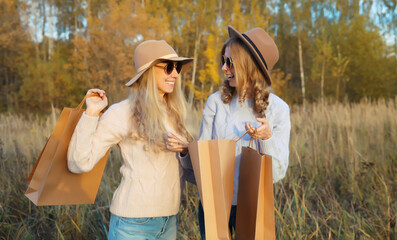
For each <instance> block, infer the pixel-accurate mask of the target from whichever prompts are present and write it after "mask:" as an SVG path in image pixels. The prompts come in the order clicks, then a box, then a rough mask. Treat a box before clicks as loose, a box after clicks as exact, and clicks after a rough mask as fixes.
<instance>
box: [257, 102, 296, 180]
mask: <svg viewBox="0 0 397 240" xmlns="http://www.w3.org/2000/svg"><path fill="white" fill-rule="evenodd" d="M275 117H276V119H275V122H274V126H273V129H272V132H273V135H272V136H271V137H270V138H269V139H266V140H260V143H261V149H262V152H263V153H264V154H267V155H271V156H272V162H273V182H274V183H276V182H278V181H280V180H281V179H283V178H284V177H285V174H286V172H287V169H288V164H289V139H290V132H291V121H290V113H289V108H288V106H287V108H285V109H283V110H282V111H280V112H278V113H277V115H276V116H275Z"/></svg>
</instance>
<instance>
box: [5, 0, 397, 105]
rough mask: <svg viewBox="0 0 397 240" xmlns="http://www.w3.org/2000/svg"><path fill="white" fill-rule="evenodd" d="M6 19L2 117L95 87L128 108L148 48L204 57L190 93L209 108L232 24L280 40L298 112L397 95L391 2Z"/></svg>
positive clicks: (22, 6) (60, 7) (282, 87)
mask: <svg viewBox="0 0 397 240" xmlns="http://www.w3.org/2000/svg"><path fill="white" fill-rule="evenodd" d="M0 12H1V14H0V56H1V57H0V100H1V101H0V112H7V111H12V112H19V111H35V112H46V111H48V110H49V109H51V107H52V106H54V107H59V108H62V107H63V106H74V105H76V104H77V102H78V101H79V100H80V99H81V98H82V96H83V95H84V93H85V92H86V90H87V89H89V88H93V87H100V88H103V89H105V90H106V91H107V92H108V95H109V97H110V100H111V101H112V102H116V101H119V100H121V99H122V98H124V97H126V96H127V93H128V88H127V87H125V86H124V83H126V82H127V80H128V79H129V78H131V77H133V76H134V74H135V68H134V61H133V54H134V49H135V47H136V46H137V45H138V44H139V43H140V42H142V41H144V40H147V39H165V40H166V41H167V42H169V43H170V44H171V45H172V46H173V47H174V48H175V49H176V51H177V52H178V54H180V55H183V56H189V57H194V58H195V61H194V62H193V64H191V66H190V67H188V68H187V69H186V70H187V71H184V73H183V76H182V77H183V79H184V83H183V88H184V91H185V94H186V97H187V99H188V101H189V103H190V104H192V105H196V106H197V105H198V106H202V105H203V104H205V100H206V99H207V97H208V96H209V95H210V94H211V93H212V92H214V91H216V90H218V88H219V86H220V84H221V83H222V81H223V76H222V74H221V73H220V72H219V52H220V48H221V47H222V44H223V42H224V41H225V40H226V39H227V37H228V35H227V25H232V26H234V27H235V28H236V29H237V30H239V31H240V32H245V31H247V30H249V29H251V28H254V27H262V28H264V29H265V30H266V31H267V32H269V34H271V35H272V36H273V37H274V39H275V41H276V43H277V45H278V48H279V52H280V60H279V62H278V63H277V64H276V66H275V69H274V70H273V72H272V75H273V78H274V86H273V88H274V90H275V92H276V93H277V94H278V95H280V96H281V97H282V98H283V99H285V100H286V101H287V102H288V103H290V104H292V103H298V104H302V103H303V106H304V104H305V101H309V102H314V101H324V100H325V99H329V100H331V101H346V100H348V101H359V100H360V99H362V98H370V99H378V98H392V97H394V96H396V94H397V60H396V57H397V55H396V49H397V48H396V28H397V26H396V14H397V12H396V2H395V1H392V0H391V1H390V0H382V1H370V0H360V1H359V0H348V1H347V0H299V1H292V0H267V1H266V0H253V1H248V0H231V1H225V0H200V1H197V0H191V1H176V0H165V1H154V0H140V1H138V0H102V1H101V0H0Z"/></svg>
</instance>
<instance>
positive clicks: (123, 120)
mask: <svg viewBox="0 0 397 240" xmlns="http://www.w3.org/2000/svg"><path fill="white" fill-rule="evenodd" d="M131 113H132V110H131V104H130V101H129V100H128V99H125V100H123V101H121V102H118V103H115V104H113V105H111V106H110V107H109V108H108V109H107V110H106V112H105V113H104V114H103V115H102V116H101V121H104V122H109V123H111V124H113V125H118V126H120V127H127V125H128V123H129V121H130V120H131V116H132V114H131Z"/></svg>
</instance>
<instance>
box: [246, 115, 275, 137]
mask: <svg viewBox="0 0 397 240" xmlns="http://www.w3.org/2000/svg"><path fill="white" fill-rule="evenodd" d="M256 120H257V121H258V122H260V123H261V126H260V127H258V128H254V126H252V124H250V123H248V122H246V123H245V130H247V131H248V134H249V135H250V136H251V137H252V138H255V139H262V140H266V139H269V138H270V137H271V136H273V133H272V130H271V129H270V126H269V122H268V121H267V120H266V118H257V119H256Z"/></svg>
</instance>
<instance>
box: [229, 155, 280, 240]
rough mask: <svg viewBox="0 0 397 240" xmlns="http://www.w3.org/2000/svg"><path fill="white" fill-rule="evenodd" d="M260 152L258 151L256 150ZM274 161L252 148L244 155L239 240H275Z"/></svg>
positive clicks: (241, 169)
mask: <svg viewBox="0 0 397 240" xmlns="http://www.w3.org/2000/svg"><path fill="white" fill-rule="evenodd" d="M257 149H258V148H257ZM275 228H276V226H275V219H274V196H273V172H272V157H271V156H268V155H262V154H260V153H259V151H257V150H255V149H253V148H251V147H243V149H242V153H241V163H240V176H239V187H238V195H237V212H236V240H251V239H252V240H254V239H255V240H268V239H270V240H272V239H276V233H275Z"/></svg>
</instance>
